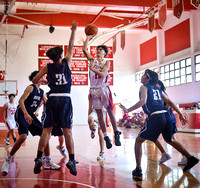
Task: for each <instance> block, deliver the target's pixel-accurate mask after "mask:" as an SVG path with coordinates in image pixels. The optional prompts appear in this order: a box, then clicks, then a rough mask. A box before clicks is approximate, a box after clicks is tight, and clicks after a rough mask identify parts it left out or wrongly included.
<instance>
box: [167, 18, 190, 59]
mask: <svg viewBox="0 0 200 188" xmlns="http://www.w3.org/2000/svg"><path fill="white" fill-rule="evenodd" d="M189 47H190V20H189V19H187V20H185V21H184V22H182V23H180V24H178V25H176V26H174V27H172V28H170V29H168V30H166V31H165V55H166V56H168V55H170V54H173V53H175V52H178V51H181V50H184V49H186V48H189Z"/></svg>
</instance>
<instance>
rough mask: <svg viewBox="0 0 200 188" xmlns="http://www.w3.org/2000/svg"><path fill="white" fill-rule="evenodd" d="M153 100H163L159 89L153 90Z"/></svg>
mask: <svg viewBox="0 0 200 188" xmlns="http://www.w3.org/2000/svg"><path fill="white" fill-rule="evenodd" d="M153 98H154V100H162V98H161V96H160V92H159V90H157V89H156V90H154V89H153Z"/></svg>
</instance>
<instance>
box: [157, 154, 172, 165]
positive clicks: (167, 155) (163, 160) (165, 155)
mask: <svg viewBox="0 0 200 188" xmlns="http://www.w3.org/2000/svg"><path fill="white" fill-rule="evenodd" d="M171 158H172V157H171V155H170V154H168V153H162V157H161V159H160V160H159V163H160V164H163V163H164V162H166V161H168V160H169V159H171Z"/></svg>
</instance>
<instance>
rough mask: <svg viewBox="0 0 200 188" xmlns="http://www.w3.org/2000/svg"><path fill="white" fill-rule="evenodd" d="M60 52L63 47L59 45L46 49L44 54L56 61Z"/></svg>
mask: <svg viewBox="0 0 200 188" xmlns="http://www.w3.org/2000/svg"><path fill="white" fill-rule="evenodd" d="M62 53H63V49H62V48H61V47H60V46H56V47H54V48H50V49H49V50H47V52H46V55H47V57H48V58H50V59H51V60H53V61H54V62H56V61H58V60H59V59H60V57H61V55H62Z"/></svg>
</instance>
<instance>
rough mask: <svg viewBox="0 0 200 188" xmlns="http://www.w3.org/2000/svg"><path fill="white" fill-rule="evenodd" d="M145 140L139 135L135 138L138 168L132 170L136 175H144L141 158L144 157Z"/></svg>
mask: <svg viewBox="0 0 200 188" xmlns="http://www.w3.org/2000/svg"><path fill="white" fill-rule="evenodd" d="M144 141H145V139H144V138H142V137H140V136H139V135H138V136H137V138H136V140H135V159H136V168H135V170H133V171H132V175H134V176H142V169H141V158H142V143H143V142H144Z"/></svg>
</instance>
